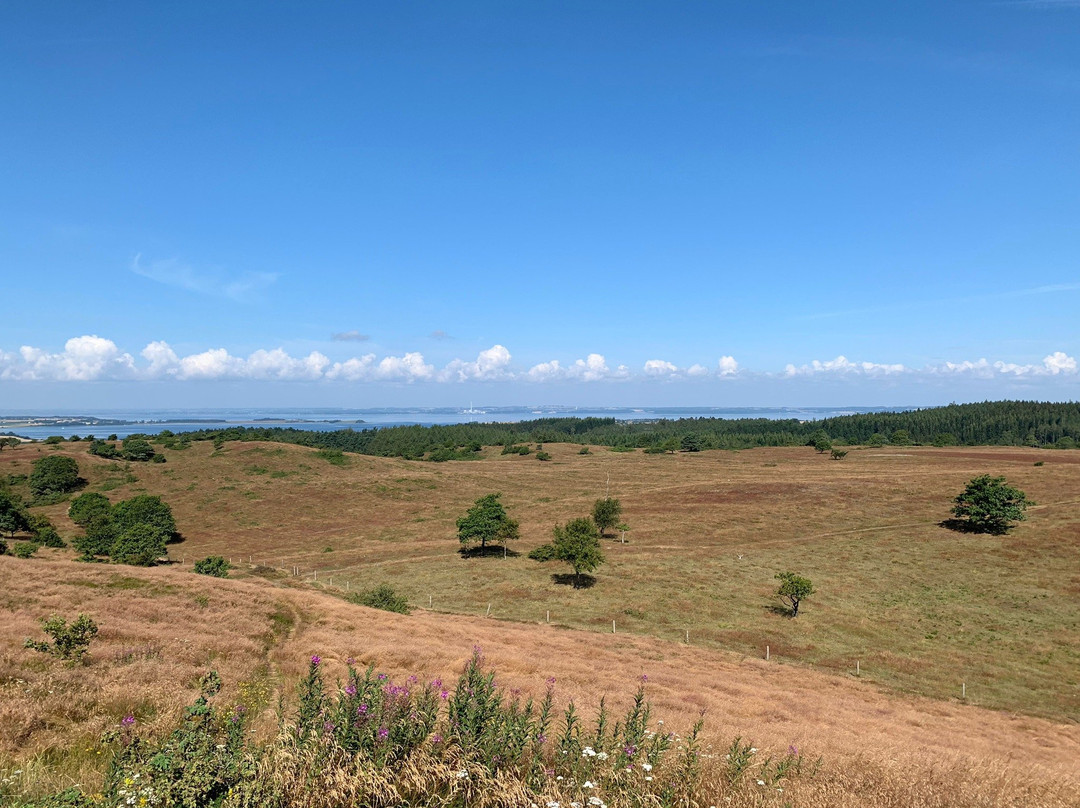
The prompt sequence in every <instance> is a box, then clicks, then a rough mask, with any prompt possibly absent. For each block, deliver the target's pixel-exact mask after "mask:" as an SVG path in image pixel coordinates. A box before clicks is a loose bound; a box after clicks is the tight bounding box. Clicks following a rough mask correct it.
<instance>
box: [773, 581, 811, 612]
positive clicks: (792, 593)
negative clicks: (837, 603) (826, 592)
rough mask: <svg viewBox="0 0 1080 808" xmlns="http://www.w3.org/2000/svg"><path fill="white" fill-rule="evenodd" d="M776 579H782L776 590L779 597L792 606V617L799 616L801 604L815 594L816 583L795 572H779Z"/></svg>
mask: <svg viewBox="0 0 1080 808" xmlns="http://www.w3.org/2000/svg"><path fill="white" fill-rule="evenodd" d="M776 580H778V581H780V586H779V588H778V589H777V590H776V595H777V597H779V598H780V599H781V600H782V601H784V602H785V603H786V604H787V605H788V606H789V607H790V609H791V616H792V617H798V616H799V604H800V603H801V602H802V601H803V600H804V599H805V598H808V597H810V596H811V595H812V594H814V585H813V584H812V583H810V580H809V579H808V578H803V577H801V576H799V575H796V574H795V573H794V572H778V573H776Z"/></svg>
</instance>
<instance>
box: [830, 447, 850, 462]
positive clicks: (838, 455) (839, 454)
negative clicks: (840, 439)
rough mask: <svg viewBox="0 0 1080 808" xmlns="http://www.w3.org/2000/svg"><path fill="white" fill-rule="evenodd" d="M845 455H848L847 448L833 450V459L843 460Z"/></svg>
mask: <svg viewBox="0 0 1080 808" xmlns="http://www.w3.org/2000/svg"><path fill="white" fill-rule="evenodd" d="M845 457H847V450H846V449H833V450H832V459H833V460H843V459H844V458H845Z"/></svg>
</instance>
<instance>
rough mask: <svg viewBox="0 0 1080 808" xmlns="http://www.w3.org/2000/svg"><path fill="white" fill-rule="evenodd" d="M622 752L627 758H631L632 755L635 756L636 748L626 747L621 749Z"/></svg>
mask: <svg viewBox="0 0 1080 808" xmlns="http://www.w3.org/2000/svg"><path fill="white" fill-rule="evenodd" d="M623 751H624V752H626V756H627V757H633V756H634V755H636V754H637V747H636V746H628V747H626V748H625V749H623Z"/></svg>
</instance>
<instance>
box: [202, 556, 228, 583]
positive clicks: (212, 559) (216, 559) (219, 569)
mask: <svg viewBox="0 0 1080 808" xmlns="http://www.w3.org/2000/svg"><path fill="white" fill-rule="evenodd" d="M231 568H232V565H231V564H230V563H229V562H228V561H226V560H225V559H224V558H222V557H221V556H207V557H206V558H203V559H201V560H199V561H196V562H195V572H197V573H198V574H199V575H211V576H213V577H214V578H228V577H229V570H230V569H231Z"/></svg>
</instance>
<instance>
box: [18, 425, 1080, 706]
mask: <svg viewBox="0 0 1080 808" xmlns="http://www.w3.org/2000/svg"><path fill="white" fill-rule="evenodd" d="M81 446H82V445H81V444H76V445H75V446H69V445H64V446H63V447H62V448H60V449H59V451H63V452H72V453H73V456H75V457H76V458H77V459H78V460H79V463H80V465H81V467H82V468H83V470H84V474H85V475H86V476H87V477H88V478H89V479H90V486H89V489H90V490H100V489H102V488H103V487H105V488H110V487H111V486H112V485H116V484H117V483H118V482H120V481H121V480H122V479H123V466H122V465H121V464H117V463H115V462H110V461H104V460H100V459H98V458H93V457H90V456H89V455H87V454H86V453H85V451H81V450H80V449H81ZM546 448H547V450H548V451H549V452H551V453H552V454H553V455H554V458H555V459H554V461H553V462H551V463H538V462H537V461H536V460H535V459H534V458H533V457H531V456H528V457H518V456H499V455H498V454H497V450H494V449H488V450H486V455H487V456H486V458H485V459H484V460H481V461H474V462H456V463H442V464H434V463H418V462H408V461H402V460H398V459H384V458H372V457H363V456H355V455H352V456H349V457H348V465H347V466H345V467H336V466H333V465H331V464H329V463H327V462H326V461H325V460H322V459H320V458H319V457H317V456H316V454H315V452H314V451H312V450H310V449H304V448H302V447H297V446H289V445H276V444H256V443H247V444H245V443H230V444H227V445H226V447H225V449H224V450H221V451H214V450H213V447H212V446H211V445H210V444H209V443H196V444H194V445H192V447H191V448H190V449H188V450H186V451H182V452H178V451H169V450H166V454H167V456H168V458H169V462H168V463H167V464H164V465H153V464H133V465H132V466H131V469H132V471H133V473H134V474H136V475H137V476H138V480H137V482H134V483H130V484H122V485H119V486H118V487H116V488H115V489H111V490H109V491H108V494H109V496H111V497H113V498H114V499H119V498H122V497H126V496H131V495H132V494H134V493H139V492H144V491H145V492H150V493H159V494H161V495H162V496H164V497H165V499H166V500H167V501H168V502H169V503H170V504H171V505H172V506H173V508H174V510H175V512H176V515H177V521H178V523H179V526H180V528H181V530H182V531H183V533H184V535H185V536H186V538H187V541H185V542H184V543H183V544H179V545H176V546H174V547H172V548H171V554H172V555H173V556H174V557H176V558H184V557H186V559H187V560H188V562H190V561H191V560H193V559H196V558H199V557H202V556H205V555H210V554H220V555H224V556H226V557H231V558H232V559H234V560H236V561H240V560H248V559H253V560H254V561H255V562H256V563H259V564H266V565H271V566H274V567H281V568H283V569H292V568H293V566H298V567H299V568H301V569H302V570H304V571H305V574H306V577H307V578H308V579H310V578H311V576H312V574H313V572H314V571H316V570H317V571H318V575H319V579H320V583H321V584H329V582H330V579H331V578H333V584H334V586H335V587H338V588H340V587H342V586H344V585H345V583H346V582H348V585H349V586H350V587H351V588H357V587H365V588H366V587H370V586H373V585H376V584H379V583H390V584H391V585H393V586H394V587H395V588H396V589H398V590H401V591H403V592H404V593H405V594H407V595H408V596H409V597H410V599H411V601H412V602H413V603H414V604H421V605H423V606H427V604H428V603H429V598H430V602H431V603H432V604H433V607H434V608H435V609H436V610H439V611H449V612H457V613H465V614H478V613H479V614H483V613H486V612H487V609H488V604H491V613H492V616H494V617H497V618H507V619H513V620H525V621H536V620H543V619H545V617H546V615H547V613H548V612H550V614H551V620H552V621H553V622H557V623H559V624H562V625H567V626H572V627H574V628H581V629H589V630H595V631H610V630H611V621H612V620H616V622H617V626H618V629H619V630H620V631H627V632H631V633H638V634H650V635H654V636H657V637H662V638H667V639H678V638H679V637H685V636H686V635H685V632H686V631H689V632H690V640H691V642H692V643H693V644H695V645H703V646H705V647H711V648H727V649H734V650H738V651H740V652H742V653H745V654H747V655H752V656H760V655H763V654H764V651H765V646H766V645H768V646H769V648H770V653H771V654H772V655H773V656H774V657H778V658H780V659H783V660H785V661H788V662H798V663H800V664H806V665H813V666H814V667H816V668H822V669H825V670H829V671H833V672H835V673H838V674H841V675H849V674H850V673H852V672H853V671H854V668H855V665H856V662H857V661H858V662H859V664H860V668H861V672H862V675H863V677H864V678H865V679H867V680H868V681H873V682H875V683H878V684H880V685H884V686H887V687H890V688H894V689H897V690H901V691H908V692H914V693H919V694H922V695H928V696H931V697H934V698H955V697H958V696H959V695H960V691H961V684H962V683H965V684H966V686H967V698H968V699H969V700H970V701H971V702H973V703H976V704H980V705H983V706H990V707H996V708H1000V709H1008V710H1019V711H1022V712H1025V713H1032V714H1037V715H1043V716H1047V717H1051V718H1068V717H1071V718H1075V717H1077V716H1080V677H1078V674H1077V670H1078V669H1080V570H1078V567H1077V565H1076V563H1075V559H1076V552H1077V548H1078V546H1080V507H1077V505H1078V504H1080V453H1075V452H1064V451H1056V452H1055V451H1047V450H1037V449H1015V448H978V449H972V448H953V449H931V448H896V447H892V448H884V449H856V450H854V451H852V452H850V454H849V455H848V458H847V459H846V460H844V461H842V462H833V461H831V460H829V458H828V456H827V455H818V454H817V453H815V452H814V451H813V450H811V449H809V448H794V449H762V450H753V451H744V452H703V453H700V454H679V455H661V456H646V455H644V454H642V453H640V452H638V453H633V454H618V453H612V452H608V451H606V450H604V449H602V448H600V449H595V450H594V453H593V454H591V455H586V456H580V455H578V454H577V447H573V446H561V445H553V444H549V445H548V446H547V447H546ZM52 451H57V450H55V449H50V448H45V447H40V446H25V447H20V448H19V449H17V450H15V451H8V452H4V453H3V455H2V456H0V473H4V472H5V471H23V472H25V471H28V470H29V467H30V462H31V460H32V459H33V458H35V457H37V456H39V455H40V454H41V453H43V452H52ZM1037 460H1042V461H1044V462H1045V463H1046V465H1045V466H1042V467H1035V466H1034V465H1033V463H1034V462H1035V461H1037ZM980 473H993V474H1004V475H1007V477H1008V479H1009V481H1010V483H1012V484H1015V485H1019V486H1020V487H1021V488H1023V489H1024V490H1025V491H1027V493H1028V494H1029V496H1031V497H1033V498H1034V499H1035V500H1036V501H1037V502H1038V503H1039V506H1038V507H1037V508H1036V509H1034V510H1032V511H1030V512H1029V520H1028V521H1027V522H1024V523H1022V524H1021V525H1019V526H1018V527H1017V528H1016V529H1015V530H1014V531H1013V532H1012V533H1011V534H1010V535H1008V536H1005V537H994V536H976V535H965V534H959V533H954V532H951V531H948V530H945V529H943V528H941V527H939V526H938V522H940V521H941V520H942V519H944V518H946V517H947V516H948V515H949V513H948V512H949V507H950V505H951V498H952V497H953V496H954V495H955V494H956V493H957V492H959V491H960V490H961V488H962V487H963V485H964V483H965V482H966V481H967V480H968V479H970V478H971V477H972V476H975V475H976V474H980ZM609 477H610V492H611V493H612V494H613V495H615V496H618V497H620V499H621V500H622V502H623V504H624V507H625V518H626V521H628V522H629V523H630V525H631V526H632V530H631V531H630V533H629V534H628V538H629V542H628V543H627V544H620V543H619V542H617V541H609V542H606V549H607V555H608V562H607V564H605V565H604V566H603V567H601V569H600V570H599V572H598V573H597V576H596V585H595V586H594V587H593V588H591V589H589V590H585V591H574V590H573V589H572V588H571V587H569V586H566V585H565V584H560V583H557V582H555V581H554V580H553V574H558V573H563V572H565V571H566V570H565V568H560V567H559V565H556V564H548V565H540V564H537V563H535V562H532V561H529V560H528V559H527V558H524V554H525V553H526V552H527V551H528V550H530V549H532V548H533V547H535V546H537V545H539V544H541V543H543V542H546V541H548V540H549V538H550V531H551V527H552V525H554V524H555V523H556V522H561V521H565V520H567V519H569V518H572V517H574V516H578V515H584V514H585V513H587V512H588V511H589V509H590V507H591V504H592V502H593V501H594V500H595V499H596V498H597V497H599V496H603V495H604V493H605V490H607V489H608V482H607V481H608V478H609ZM491 491H501V492H502V493H503V501H504V502H505V503H506V505H507V507H508V509H509V510H510V512H511V514H512V515H513V516H515V518H518V519H519V520H520V522H521V530H522V540H521V541H520V542H519V543H518V544H519V546H518V547H517V548H516V549H518V550H520V551H521V553H522V557H518V558H509V559H506V560H505V561H504V560H503V559H501V558H488V559H469V560H465V559H462V558H461V557H460V556H459V555H458V554H457V552H456V550H457V549H458V546H459V545H458V542H457V539H456V531H455V526H454V522H455V520H456V519H457V517H458V516H460V515H461V514H462V513H463V512H464V511H465V510H466V509H467V508H468V506H469V505H470V504H471V503H472V501H473V500H474V499H475V498H476V497H478V496H480V495H482V494H484V493H488V492H491ZM65 509H66V505H64V504H61V505H58V506H53V507H50V508H47V509H45V511H46V512H47V513H49V514H50V515H51V516H52V517H53V518H54V519H55V520H56V521H57V522H58V524H60V526H61V531H62V532H66V533H67V534H69V535H70V534H72V533H73V532H74V531H75V530H76V528H75V527H74V526H73V525H71V524H70V522H68V521H67V519H66V516H65V515H64V511H65ZM328 548H329V551H327V550H328ZM781 569H792V570H795V571H797V572H800V573H801V574H803V575H806V576H808V577H809V578H811V579H812V580H813V581H814V583H815V584H816V586H817V587H818V594H817V595H815V596H814V598H813V599H812V600H810V601H808V602H807V604H806V607H805V614H804V615H802V616H800V618H799V619H798V620H790V619H788V618H786V617H785V616H783V615H782V614H778V613H776V611H775V609H774V606H775V602H774V601H773V600H772V599H771V597H770V596H771V593H772V592H773V590H774V588H775V581H774V580H773V575H774V573H775V572H776V571H778V570H781Z"/></svg>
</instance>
